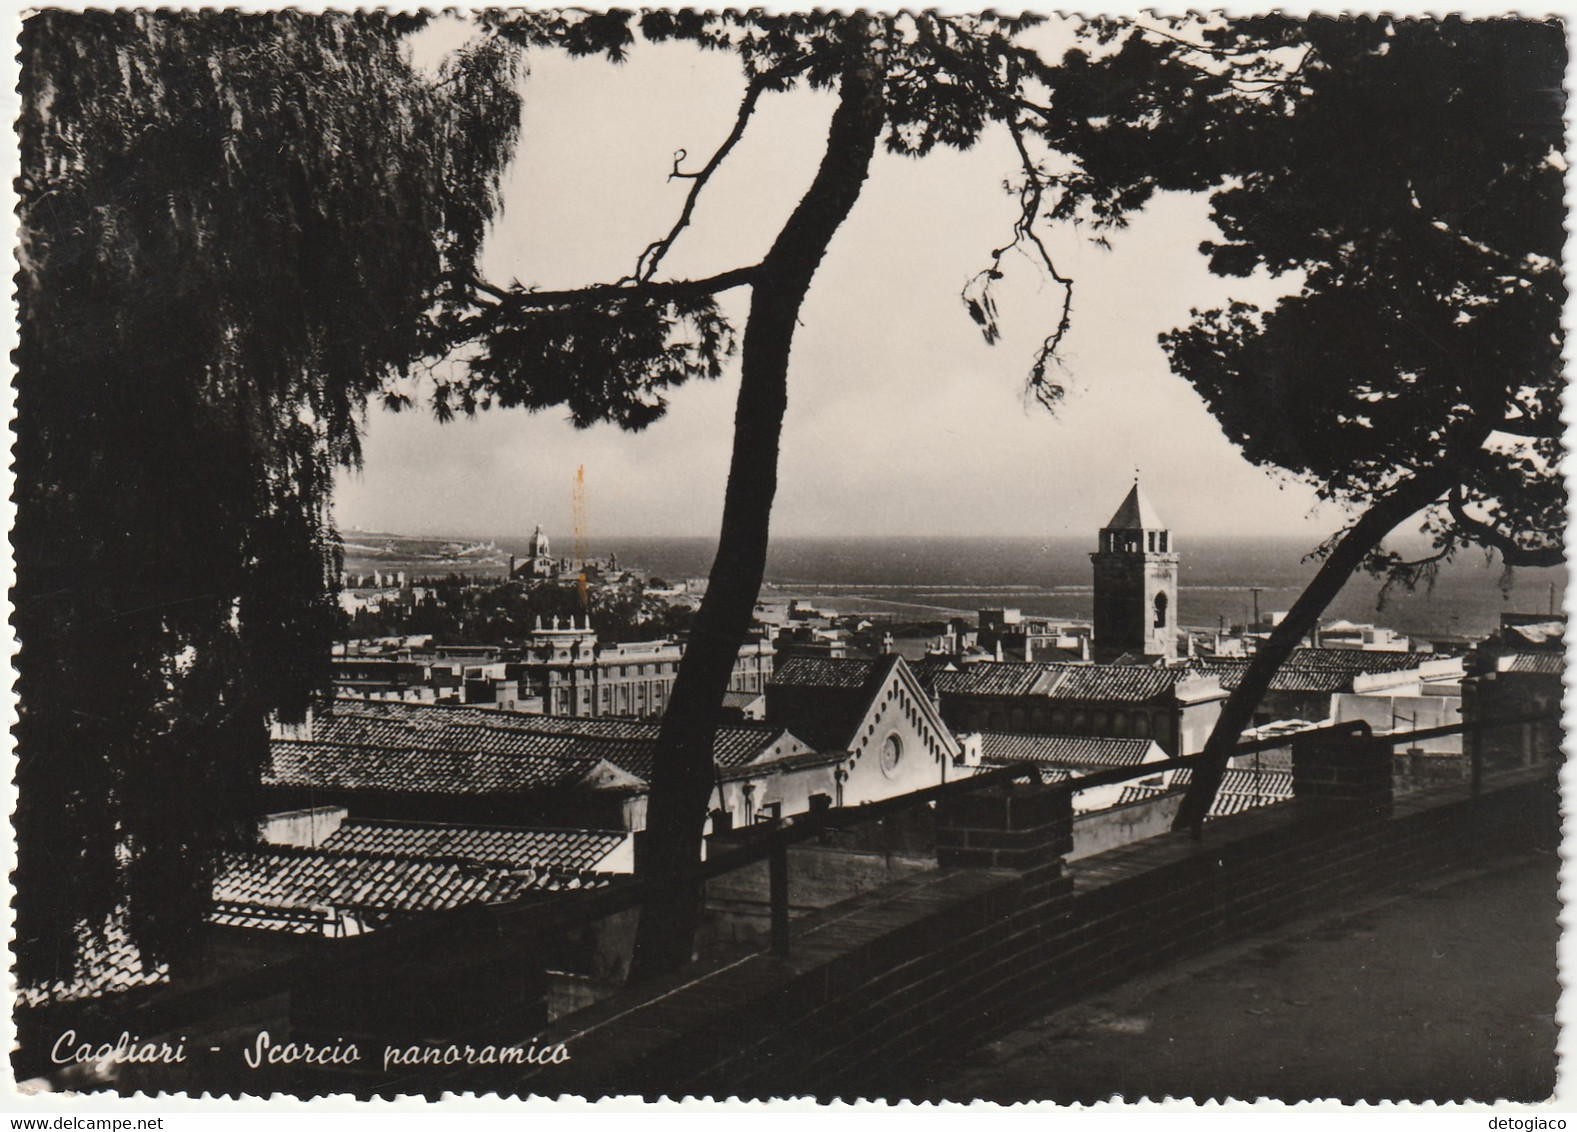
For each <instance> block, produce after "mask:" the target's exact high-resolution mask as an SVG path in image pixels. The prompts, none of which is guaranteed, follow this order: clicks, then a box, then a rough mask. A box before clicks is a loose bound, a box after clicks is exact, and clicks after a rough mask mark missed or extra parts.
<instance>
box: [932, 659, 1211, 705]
mask: <svg viewBox="0 0 1577 1132" xmlns="http://www.w3.org/2000/svg"><path fill="white" fill-rule="evenodd" d="M1186 676H1187V672H1186V670H1183V669H1179V668H1151V667H1148V666H1143V667H1140V666H1134V665H1127V664H1016V663H1010V662H993V661H986V662H983V663H980V664H966V665H964V666H963V667H962V668H960V669H959V670H958V671H957V672H945V671H944V672H937V673H935V674H934V675H933V676H932V685H933V687H934V688H935V689H936V691H937V693H938V694H940V695H956V696H1044V697H1046V698H1048V699H1053V700H1096V701H1104V702H1122V703H1146V702H1149V701H1151V700H1155V699H1160V698H1162V697H1165V696H1168V695H1170V694H1171V693H1172V692H1173V691H1174V690H1175V688H1176V687H1177V683H1178V681H1179V680H1181V679H1184V678H1185V677H1186Z"/></svg>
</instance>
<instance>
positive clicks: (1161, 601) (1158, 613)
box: [1155, 591, 1166, 629]
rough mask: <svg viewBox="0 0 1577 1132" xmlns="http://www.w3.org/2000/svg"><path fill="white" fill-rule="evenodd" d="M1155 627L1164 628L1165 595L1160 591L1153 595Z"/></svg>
mask: <svg viewBox="0 0 1577 1132" xmlns="http://www.w3.org/2000/svg"><path fill="white" fill-rule="evenodd" d="M1155 627H1156V628H1157V629H1164V628H1166V593H1165V591H1162V592H1161V593H1158V594H1156V595H1155Z"/></svg>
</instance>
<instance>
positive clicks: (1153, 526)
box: [1102, 480, 1166, 531]
mask: <svg viewBox="0 0 1577 1132" xmlns="http://www.w3.org/2000/svg"><path fill="white" fill-rule="evenodd" d="M1102 529H1103V530H1108V531H1164V530H1165V529H1166V524H1165V523H1163V522H1162V521H1161V516H1160V515H1159V514H1158V513H1157V512H1156V509H1155V505H1154V504H1152V503H1151V502H1150V500H1149V499H1147V498H1146V497H1145V494H1144V492H1143V491H1142V490H1141V489H1140V487H1139V481H1138V480H1134V481H1133V487H1132V488H1130V489H1129V491H1128V495H1127V498H1125V499H1124V500H1123V502H1122V506H1121V507H1119V508H1117V513H1116V514H1114V515H1113V516H1112V517H1111V519H1110V521H1108V522H1107V524H1106V526H1105V527H1103V528H1102Z"/></svg>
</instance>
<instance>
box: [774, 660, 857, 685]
mask: <svg viewBox="0 0 1577 1132" xmlns="http://www.w3.org/2000/svg"><path fill="white" fill-rule="evenodd" d="M878 663H879V662H878V661H875V660H852V659H847V658H842V657H839V658H837V659H833V658H831V657H820V656H792V657H789V658H788V659H787V660H785V661H784V662H783V663H782V664H780V665H778V667H777V671H775V672H773V673H772V679H771V680H769V681H768V684H769V685H776V686H778V687H784V688H787V687H793V688H841V689H844V690H847V691H852V690H855V689H859V688H863V687H865V684H866V682H867V681H869V680H870V678H871V674H872V673H873V672H874V671H875V669H876V666H877V664H878Z"/></svg>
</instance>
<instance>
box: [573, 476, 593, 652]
mask: <svg viewBox="0 0 1577 1132" xmlns="http://www.w3.org/2000/svg"><path fill="white" fill-rule="evenodd" d="M570 510H571V522H572V523H573V525H574V530H575V568H576V569H577V570H578V571H579V576H578V577H577V578H576V579H575V588H576V590H577V591H578V592H579V593H580V611H581V612H582V613H584V614H586V615H587V616H588V617H589V616H590V615H591V602H590V600H589V599H588V597H587V591H586V559H587V558H588V557H590V544H589V542H588V540H587V538H586V465H585V464H581V465H579V466H578V467H577V468H576V469H575V485H574V487H573V488H572V489H571V491H570ZM589 623H590V622H588V624H589Z"/></svg>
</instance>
